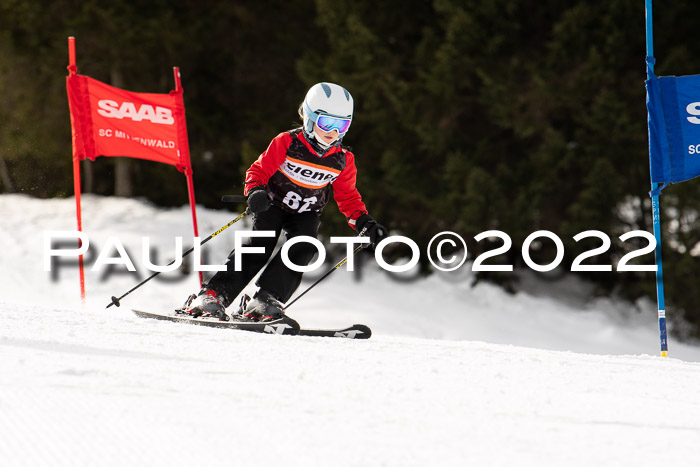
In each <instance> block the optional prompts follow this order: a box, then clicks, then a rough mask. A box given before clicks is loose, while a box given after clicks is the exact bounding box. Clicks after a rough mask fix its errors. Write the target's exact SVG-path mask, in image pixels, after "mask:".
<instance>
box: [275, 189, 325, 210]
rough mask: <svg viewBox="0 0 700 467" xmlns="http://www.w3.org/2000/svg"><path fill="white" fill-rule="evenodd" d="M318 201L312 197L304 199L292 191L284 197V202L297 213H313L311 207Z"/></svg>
mask: <svg viewBox="0 0 700 467" xmlns="http://www.w3.org/2000/svg"><path fill="white" fill-rule="evenodd" d="M317 201H318V198H316V197H315V196H311V197H310V198H302V196H301V195H300V194H299V193H295V192H293V191H290V192H289V193H287V196H285V197H284V199H283V200H282V202H283V203H284V204H286V205H287V206H289V207H290V208H291V209H293V210H294V211H296V212H300V213H301V212H306V211H311V206H312V205H313V204H314V203H316V202H317Z"/></svg>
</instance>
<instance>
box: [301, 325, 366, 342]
mask: <svg viewBox="0 0 700 467" xmlns="http://www.w3.org/2000/svg"><path fill="white" fill-rule="evenodd" d="M298 335H299V336H316V337H340V338H344V339H369V338H370V337H372V330H371V329H370V328H369V327H367V326H365V325H364V324H353V325H352V326H350V327H348V328H345V329H304V328H302V329H300V330H299V334H298Z"/></svg>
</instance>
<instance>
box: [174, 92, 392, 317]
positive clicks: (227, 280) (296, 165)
mask: <svg viewBox="0 0 700 467" xmlns="http://www.w3.org/2000/svg"><path fill="white" fill-rule="evenodd" d="M299 116H300V117H301V118H302V121H303V125H302V127H301V128H297V129H295V130H291V131H286V132H284V133H280V134H279V135H277V136H276V137H275V138H274V139H273V140H272V142H271V143H270V145H269V147H268V148H267V150H266V151H265V152H263V153H262V154H261V155H260V157H259V158H258V160H256V161H255V162H254V163H253V165H251V167H250V168H249V169H248V171H247V172H246V179H245V189H244V194H246V195H247V197H248V198H247V201H248V207H249V209H250V211H251V212H252V213H253V214H254V217H253V230H254V231H258V230H259V231H274V232H275V236H274V237H250V238H249V240H248V241H247V244H246V246H251V247H263V248H264V253H250V254H246V255H245V257H244V259H243V261H242V263H243V264H242V265H241V270H240V271H235V270H234V267H235V265H234V259H233V252H232V253H231V254H230V255H229V259H228V261H227V263H226V271H220V272H217V273H216V274H215V275H214V277H212V278H211V280H210V281H209V283H208V284H206V285H205V286H204V288H203V289H202V290H201V291H200V292H199V294H198V295H191V296H190V297H189V298H188V299H187V301H186V302H185V306H184V307H183V310H184V311H186V312H188V313H190V314H192V315H193V316H213V317H218V318H219V319H222V320H227V319H228V318H227V316H226V313H225V309H226V308H227V307H228V306H229V305H230V304H231V302H232V301H233V300H235V298H236V297H237V296H238V294H239V293H240V292H241V291H242V290H243V289H244V288H245V287H246V286H247V285H248V283H249V282H250V281H251V280H252V278H253V277H255V275H256V274H257V273H258V272H259V271H260V269H262V267H263V266H264V265H265V264H266V263H267V261H268V259H269V258H270V256H271V255H272V252H273V249H274V247H275V245H276V243H277V239H278V238H279V236H280V234H281V232H282V230H284V231H286V233H287V239H291V238H293V237H297V236H301V235H306V236H310V237H313V238H316V237H317V236H318V228H319V225H320V223H321V221H320V216H321V211H322V210H323V208H324V207H325V205H326V203H328V198H329V196H330V191H331V187H332V188H333V197H334V198H335V201H336V203H337V204H338V208H339V209H340V211H341V212H342V213H343V214H344V215H345V217H346V218H347V220H348V224H349V225H350V226H351V227H354V228H355V230H357V231H358V232H360V231H361V230H362V229H363V228H365V227H366V231H365V232H366V235H367V236H368V237H369V238H370V242H371V243H372V244H377V243H378V242H379V241H381V240H382V239H383V238H384V237H385V236H386V229H385V228H384V227H383V226H382V225H381V224H379V223H377V222H376V221H375V220H374V219H373V218H372V216H370V215H369V214H368V212H367V209H366V207H365V205H364V203H363V202H362V198H361V196H360V193H359V192H358V191H357V188H356V187H355V177H356V174H357V169H356V168H355V156H354V155H353V153H352V152H350V151H349V150H348V149H347V148H346V147H344V146H343V145H342V144H341V143H342V140H343V137H344V136H345V134H346V133H347V131H348V128H350V123H351V122H352V116H353V99H352V96H351V95H350V93H349V92H348V91H347V90H346V89H345V88H343V87H341V86H339V85H337V84H333V83H318V84H316V85H314V86H312V87H311V89H309V91H308V92H307V94H306V97H305V98H304V102H303V103H302V104H301V106H299ZM315 252H316V248H315V247H314V246H313V245H311V244H309V243H305V242H301V243H297V244H296V245H293V246H292V247H291V248H290V249H289V259H290V260H291V261H292V262H293V263H294V264H297V265H299V266H305V265H308V264H309V263H310V262H311V259H312V258H313V256H314V254H315ZM301 277H302V273H301V272H296V271H293V270H291V269H289V268H287V267H286V266H285V265H284V263H283V261H282V257H281V254H280V253H279V252H278V253H277V254H276V255H275V257H274V258H273V259H272V261H270V264H268V266H267V267H266V268H265V270H264V271H263V272H262V274H261V275H260V278H259V279H258V281H257V282H256V285H257V286H258V288H259V289H258V291H257V292H256V294H255V295H254V297H253V299H252V300H250V302H248V303H245V300H242V301H241V309H240V310H238V313H236V314H234V315H233V316H234V318H235V319H243V320H253V321H272V320H275V319H279V318H281V317H282V316H283V315H284V311H283V307H284V303H286V302H287V301H288V300H289V298H290V297H291V296H292V294H293V293H294V291H295V290H296V289H297V288H298V287H299V284H300V283H301Z"/></svg>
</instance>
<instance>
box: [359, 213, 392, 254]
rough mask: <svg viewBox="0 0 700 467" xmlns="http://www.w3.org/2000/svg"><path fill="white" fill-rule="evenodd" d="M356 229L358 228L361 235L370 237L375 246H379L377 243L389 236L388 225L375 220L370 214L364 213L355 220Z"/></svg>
mask: <svg viewBox="0 0 700 467" xmlns="http://www.w3.org/2000/svg"><path fill="white" fill-rule="evenodd" d="M355 230H357V231H358V232H359V233H360V235H364V236H366V237H369V241H370V242H371V243H372V245H374V246H377V244H378V243H379V242H381V241H382V240H384V239H385V238H386V236H387V230H386V227H384V226H383V225H382V224H380V223H378V222H377V221H375V220H374V218H373V217H372V216H370V215H369V214H363V215H361V216H360V217H358V218H357V220H356V221H355Z"/></svg>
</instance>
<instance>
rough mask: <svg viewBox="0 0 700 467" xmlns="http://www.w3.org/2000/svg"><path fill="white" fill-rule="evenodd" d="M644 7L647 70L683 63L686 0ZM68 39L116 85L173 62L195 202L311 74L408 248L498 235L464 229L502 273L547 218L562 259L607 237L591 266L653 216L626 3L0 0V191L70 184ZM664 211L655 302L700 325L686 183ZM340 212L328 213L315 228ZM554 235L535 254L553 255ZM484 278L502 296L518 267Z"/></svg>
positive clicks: (614, 290)
mask: <svg viewBox="0 0 700 467" xmlns="http://www.w3.org/2000/svg"><path fill="white" fill-rule="evenodd" d="M654 6H655V11H654V26H655V50H656V56H657V64H656V72H657V74H658V75H686V74H696V73H699V72H700V41H697V40H695V39H694V37H695V35H694V34H695V32H696V29H697V28H696V23H697V21H698V20H697V18H700V14H699V13H700V5H698V2H697V1H693V0H682V1H679V0H676V1H673V2H663V1H656V2H655V5H654ZM68 36H75V37H76V44H77V61H78V68H79V73H81V74H86V75H89V76H91V77H93V78H96V79H99V80H101V81H104V82H107V83H111V84H113V85H115V86H118V87H122V88H124V89H128V90H130V91H135V92H158V93H165V92H168V91H169V90H171V89H172V88H173V87H174V84H173V82H172V79H173V78H172V67H173V66H179V67H180V70H181V73H182V83H183V87H184V90H185V106H186V112H187V124H188V132H189V141H190V149H191V153H192V164H193V169H194V183H195V190H196V197H197V202H198V203H200V204H203V205H206V206H208V207H214V208H219V209H226V208H227V207H226V206H222V205H221V203H220V201H219V200H220V197H221V195H223V194H236V193H241V192H242V189H243V186H242V181H243V177H244V173H245V170H246V169H247V168H248V167H249V166H250V164H251V162H252V161H253V160H255V158H257V157H258V155H259V154H260V153H261V152H262V151H263V150H264V149H265V148H266V147H267V144H268V143H269V141H270V140H271V139H272V138H273V137H274V136H275V135H277V134H278V133H279V132H281V131H285V130H288V129H291V128H294V127H297V126H299V124H300V123H299V119H298V116H297V108H298V106H299V104H300V102H301V100H302V99H303V96H304V94H305V92H306V90H307V89H308V87H309V86H310V85H312V84H314V83H316V82H319V81H331V82H336V83H339V84H341V85H342V86H344V87H346V88H347V89H348V90H350V92H351V93H352V95H353V96H354V98H355V116H354V120H353V124H352V127H351V130H350V132H349V133H348V135H347V137H346V138H345V143H346V144H348V145H350V146H351V147H352V149H353V152H354V153H355V155H356V159H357V165H358V170H359V177H358V188H359V190H360V192H361V193H362V194H363V198H364V201H365V202H366V204H367V206H368V207H369V209H370V212H371V214H372V215H373V216H374V217H376V218H377V219H379V220H380V221H381V222H382V223H384V224H385V225H387V226H388V227H390V228H391V229H392V230H393V231H395V232H400V233H401V234H403V235H407V236H409V237H411V238H412V239H414V240H416V241H417V242H418V243H419V244H420V245H423V246H424V245H426V244H427V242H428V240H429V239H430V238H431V237H432V236H433V235H435V234H436V233H438V232H440V231H445V230H451V231H455V232H457V233H459V234H460V235H462V236H463V237H464V238H465V239H467V240H468V245H469V250H470V254H472V255H475V254H478V253H480V252H482V251H485V250H488V249H491V248H493V247H494V246H495V245H498V244H499V243H500V242H499V241H497V242H495V243H493V244H489V243H488V242H487V241H482V242H478V243H477V242H475V241H474V240H473V237H474V235H476V234H478V233H480V232H483V231H485V230H490V229H498V230H502V231H504V232H506V233H507V234H508V235H509V236H510V237H511V238H512V240H513V247H512V248H511V249H510V251H509V253H508V254H507V255H505V256H504V257H503V258H501V259H500V262H502V263H506V262H508V263H510V264H515V265H516V270H517V268H522V267H525V266H524V265H523V261H522V258H521V255H520V247H521V244H522V242H523V240H524V239H525V238H526V237H527V236H528V235H529V234H530V233H532V232H534V231H536V230H540V229H546V230H551V231H552V232H554V233H556V234H557V235H558V236H559V237H560V238H561V239H562V240H563V241H564V244H565V251H566V256H565V259H564V265H563V267H562V268H559V269H560V271H565V270H567V269H568V268H569V267H570V265H571V262H572V261H573V259H574V258H575V257H576V256H577V255H578V254H580V253H582V252H584V251H586V250H590V249H592V248H594V247H596V246H599V244H600V242H599V241H597V240H595V239H589V240H585V241H581V242H578V243H577V242H575V241H574V240H573V238H572V237H573V236H574V235H576V234H577V233H579V232H583V231H586V230H591V229H594V230H600V231H602V232H604V233H606V234H608V235H609V236H610V237H611V239H612V240H613V247H612V248H611V249H609V250H608V251H607V252H606V253H604V254H601V255H599V256H597V257H595V258H592V259H590V260H587V262H586V264H613V265H614V264H616V262H617V261H618V260H619V259H620V257H621V256H622V255H623V254H625V253H626V252H628V251H631V250H632V249H635V248H638V247H640V246H642V245H643V244H644V241H641V242H640V243H639V244H635V243H634V242H625V243H622V242H620V241H619V238H618V237H619V235H620V234H622V233H624V232H626V231H629V230H635V229H642V230H647V231H651V208H650V198H649V196H648V192H649V190H650V182H649V163H648V147H647V141H648V139H647V138H648V137H647V126H646V107H645V91H644V79H645V61H644V57H645V55H646V53H645V35H644V2H642V1H641V0H586V1H569V2H560V1H554V0H538V1H533V0H472V1H467V0H464V1H452V0H432V1H421V0H409V1H390V0H373V1H368V0H353V1H348V0H335V1H329V0H315V1H314V0H285V1H278V0H270V1H257V2H253V1H243V2H220V1H210V0H196V1H194V0H180V1H173V0H168V1H165V0H148V1H146V0H128V1H127V0H112V1H110V2H100V1H96V0H82V1H69V0H55V1H51V2H49V1H21V0H0V193H10V192H18V193H25V194H29V195H31V196H35V197H40V198H48V197H68V196H72V193H73V191H72V170H71V164H72V161H71V143H70V142H71V137H70V119H69V114H68V103H67V97H66V90H65V76H66V74H67V71H66V66H67V64H68V63H67V62H68V56H67V37H68ZM82 165H83V167H82V172H83V192H90V193H97V194H102V195H117V196H130V197H142V198H145V199H147V200H149V201H150V202H152V203H155V204H157V205H160V206H180V205H183V204H186V202H187V190H186V184H185V180H184V177H183V175H182V174H181V173H179V172H178V171H177V170H176V169H175V168H174V167H172V166H167V165H163V164H157V163H152V162H148V161H143V160H136V159H128V158H100V159H98V160H97V161H95V162H90V161H86V162H83V163H82ZM661 209H662V218H661V219H662V226H663V234H662V238H663V241H664V244H663V256H664V276H665V286H666V298H667V309H668V310H669V313H668V315H669V318H670V319H671V320H672V322H674V324H676V326H674V330H675V333H676V334H678V335H680V337H682V336H683V335H695V336H700V287H697V286H696V283H695V281H696V280H697V279H696V274H698V273H699V272H700V262H699V261H698V255H699V254H700V243H699V242H700V215H699V214H698V213H700V183H698V181H690V182H687V183H684V184H680V185H673V186H671V187H669V188H666V189H665V190H664V192H663V194H662V196H661ZM344 224H345V222H344V219H343V216H342V215H341V214H340V213H339V212H338V211H337V209H336V208H335V207H334V206H330V207H329V208H327V209H326V213H325V214H324V224H323V227H322V232H323V233H325V234H326V235H331V234H333V235H347V234H348V230H347V227H346V226H345V225H344ZM550 243H551V242H547V241H545V242H543V244H542V247H541V248H540V249H539V250H538V251H536V252H533V259H535V260H536V261H539V262H541V263H547V262H549V261H551V259H552V258H553V257H554V251H553V244H550ZM472 257H473V256H472ZM652 261H653V259H652V257H651V255H648V256H646V257H644V258H642V262H644V263H645V264H651V263H652ZM492 262H493V261H492ZM579 274H584V273H579ZM585 276H586V278H587V279H588V280H590V281H593V282H594V283H595V284H596V293H597V294H599V295H614V296H619V297H623V298H625V299H629V300H632V301H633V300H635V299H637V298H639V297H642V296H645V295H646V296H649V297H650V298H651V299H652V300H655V299H656V298H655V282H654V273H651V272H648V273H617V272H610V273H605V272H598V273H585ZM480 279H484V280H492V281H496V282H499V283H501V284H503V286H504V287H506V288H508V289H510V290H517V274H507V273H491V274H490V275H484V276H481V277H480ZM552 279H553V280H554V279H556V277H553V278H552ZM686 324H690V326H687V325H686Z"/></svg>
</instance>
